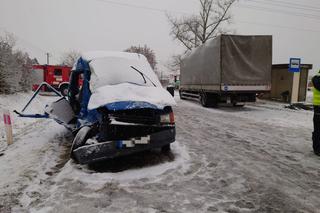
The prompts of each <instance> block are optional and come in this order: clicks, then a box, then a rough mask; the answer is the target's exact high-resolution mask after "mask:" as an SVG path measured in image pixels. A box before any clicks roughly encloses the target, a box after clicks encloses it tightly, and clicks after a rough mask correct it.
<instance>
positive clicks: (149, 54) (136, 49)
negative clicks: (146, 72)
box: [125, 45, 157, 70]
mask: <svg viewBox="0 0 320 213" xmlns="http://www.w3.org/2000/svg"><path fill="white" fill-rule="evenodd" d="M125 52H130V53H139V54H141V55H144V56H145V57H146V58H147V60H148V62H149V64H150V65H151V67H152V69H154V70H155V69H156V65H157V60H156V55H155V53H154V51H153V50H152V49H151V48H149V47H148V46H147V45H144V46H143V47H141V46H131V47H130V48H128V49H126V50H125Z"/></svg>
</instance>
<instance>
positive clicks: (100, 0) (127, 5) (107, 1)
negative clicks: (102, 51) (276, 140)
mask: <svg viewBox="0 0 320 213" xmlns="http://www.w3.org/2000/svg"><path fill="white" fill-rule="evenodd" d="M96 1H99V2H103V3H110V4H115V5H119V6H125V7H131V8H138V9H145V10H152V11H158V12H163V13H167V12H168V10H165V9H157V8H150V7H144V6H140V5H133V4H127V3H119V2H114V1H110V0H96ZM243 7H247V6H246V5H244V6H243ZM248 8H249V9H259V10H263V11H266V9H267V10H268V11H267V12H274V11H273V10H271V9H270V8H262V7H254V6H250V5H249V6H248ZM171 12H173V13H183V14H188V15H193V14H191V13H185V12H181V11H171ZM277 12H280V13H281V14H283V13H284V12H285V14H287V15H293V16H303V17H305V15H309V14H293V13H290V12H288V11H282V10H277ZM306 18H310V17H306ZM312 18H319V19H316V20H320V16H316V17H312ZM238 22H239V23H244V24H253V25H258V26H261V25H262V26H268V27H276V28H282V29H290V30H297V31H308V32H313V33H319V32H320V31H317V30H311V29H303V28H296V27H288V26H280V25H273V24H265V23H257V22H255V23H254V22H246V21H238Z"/></svg>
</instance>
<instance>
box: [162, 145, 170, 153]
mask: <svg viewBox="0 0 320 213" xmlns="http://www.w3.org/2000/svg"><path fill="white" fill-rule="evenodd" d="M170 150H171V146H170V144H167V145H164V146H163V147H161V152H163V153H167V152H170Z"/></svg>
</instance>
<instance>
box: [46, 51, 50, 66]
mask: <svg viewBox="0 0 320 213" xmlns="http://www.w3.org/2000/svg"><path fill="white" fill-rule="evenodd" d="M46 56H47V65H49V58H50V53H46Z"/></svg>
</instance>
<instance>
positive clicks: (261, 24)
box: [236, 21, 320, 33]
mask: <svg viewBox="0 0 320 213" xmlns="http://www.w3.org/2000/svg"><path fill="white" fill-rule="evenodd" d="M236 22H238V23H243V24H251V25H258V26H267V27H275V28H281V29H289V30H294V31H303V32H312V33H320V30H312V29H304V28H298V27H288V26H283V25H274V24H266V23H259V22H249V21H236Z"/></svg>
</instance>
